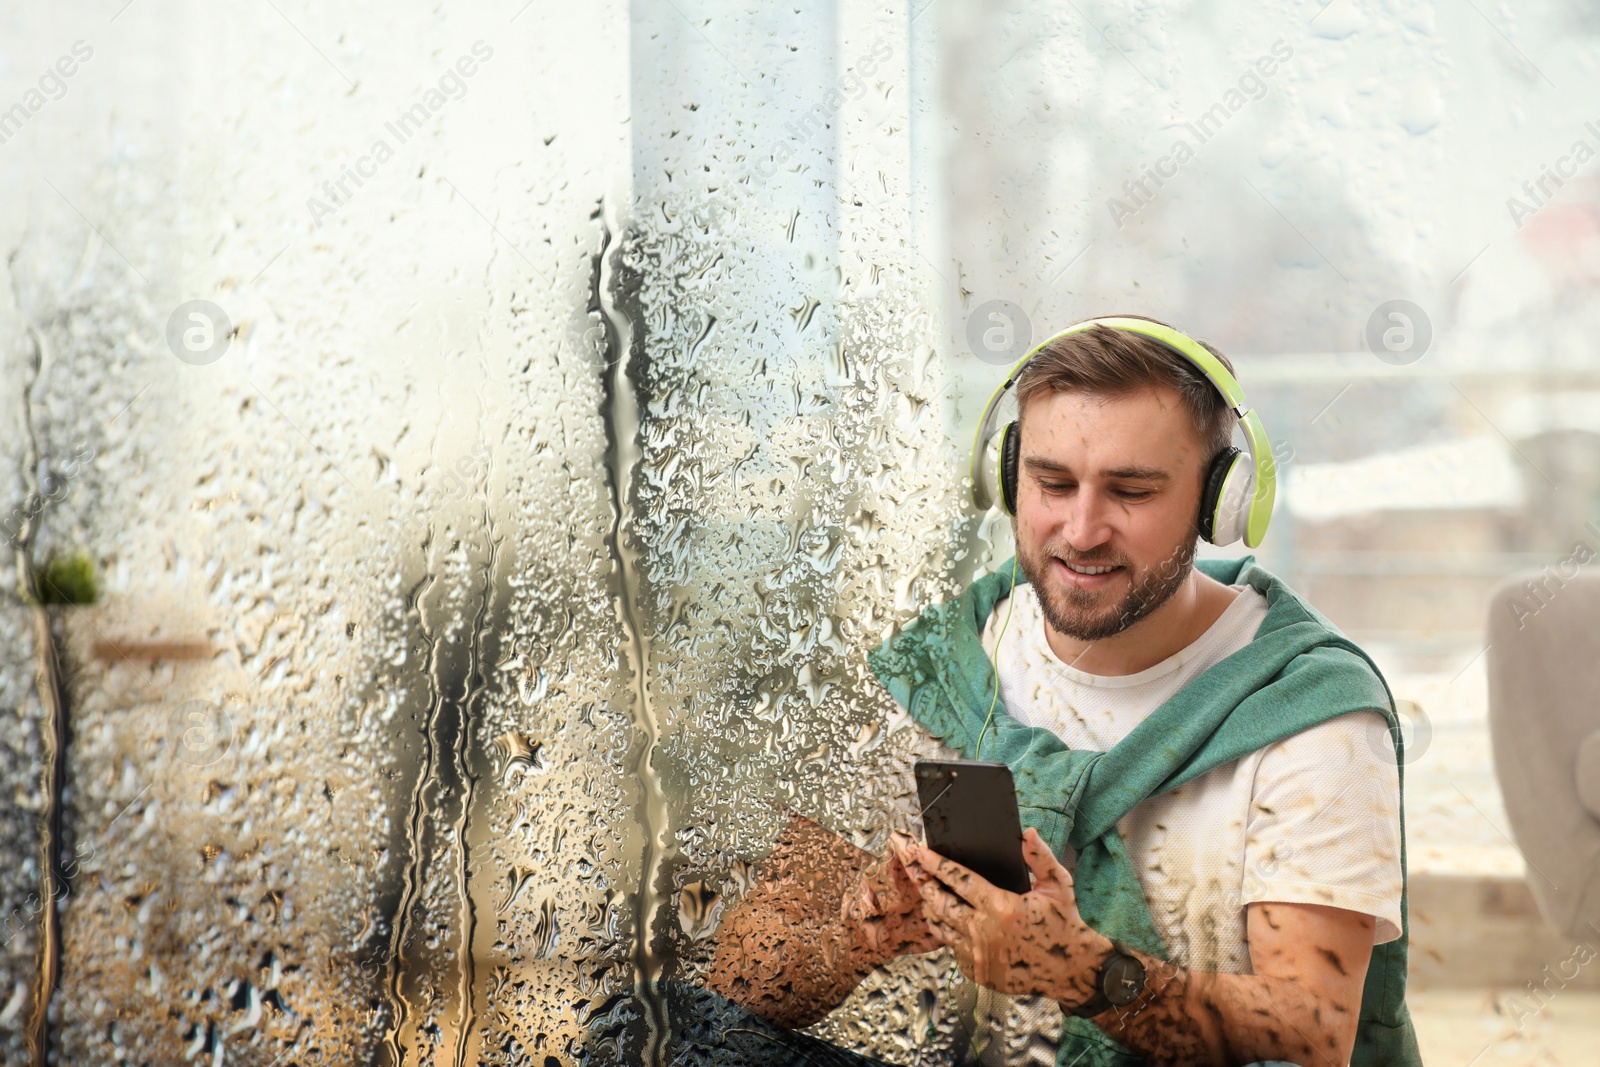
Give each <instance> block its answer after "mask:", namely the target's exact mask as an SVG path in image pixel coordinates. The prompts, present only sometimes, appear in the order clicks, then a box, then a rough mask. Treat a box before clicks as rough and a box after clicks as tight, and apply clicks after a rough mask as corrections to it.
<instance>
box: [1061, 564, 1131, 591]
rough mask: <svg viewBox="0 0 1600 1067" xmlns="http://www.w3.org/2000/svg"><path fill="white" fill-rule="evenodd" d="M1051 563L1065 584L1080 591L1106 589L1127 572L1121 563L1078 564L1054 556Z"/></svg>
mask: <svg viewBox="0 0 1600 1067" xmlns="http://www.w3.org/2000/svg"><path fill="white" fill-rule="evenodd" d="M1050 562H1051V563H1052V564H1053V565H1054V569H1055V571H1056V573H1057V574H1059V575H1060V576H1061V579H1062V580H1063V581H1064V582H1066V583H1067V584H1068V585H1070V586H1073V587H1075V588H1078V589H1101V588H1104V587H1105V586H1107V585H1110V584H1111V582H1112V581H1113V580H1114V579H1116V578H1117V577H1118V576H1119V575H1120V574H1121V573H1122V572H1124V571H1126V570H1127V567H1126V566H1124V565H1123V564H1120V563H1077V562H1072V561H1069V560H1064V559H1062V558H1060V557H1059V556H1052V557H1051V558H1050Z"/></svg>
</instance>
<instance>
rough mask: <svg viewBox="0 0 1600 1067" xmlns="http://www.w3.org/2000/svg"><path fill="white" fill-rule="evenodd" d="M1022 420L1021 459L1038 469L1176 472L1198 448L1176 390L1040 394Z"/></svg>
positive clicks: (1190, 424) (1190, 421)
mask: <svg viewBox="0 0 1600 1067" xmlns="http://www.w3.org/2000/svg"><path fill="white" fill-rule="evenodd" d="M1025 411H1026V412H1027V418H1026V419H1024V420H1022V423H1021V427H1020V428H1021V430H1022V441H1021V445H1022V461H1023V463H1024V464H1025V465H1026V466H1028V467H1030V468H1032V469H1036V470H1043V469H1050V468H1054V467H1065V466H1083V467H1092V468H1095V469H1097V470H1098V471H1099V472H1100V473H1105V474H1117V473H1119V469H1125V470H1135V469H1137V470H1142V471H1145V472H1146V473H1149V472H1151V471H1162V472H1169V473H1170V472H1171V471H1172V470H1174V469H1176V468H1179V467H1182V466H1183V465H1184V464H1185V463H1186V462H1187V461H1188V460H1189V458H1190V455H1189V454H1190V453H1191V452H1193V451H1195V450H1196V449H1195V446H1196V445H1197V444H1198V442H1197V441H1196V440H1195V428H1194V425H1193V420H1191V419H1190V417H1189V414H1188V412H1187V411H1186V410H1185V409H1184V407H1183V404H1182V400H1181V398H1180V397H1179V396H1178V393H1177V391H1176V390H1173V389H1165V388H1150V389H1140V390H1137V391H1134V392H1130V393H1127V394H1120V395H1114V396H1106V395H1101V394H1093V393H1081V392H1076V391H1061V392H1051V393H1045V394H1041V395H1036V396H1034V397H1032V398H1030V399H1029V401H1028V403H1027V405H1026V406H1025ZM1125 476H1126V475H1125Z"/></svg>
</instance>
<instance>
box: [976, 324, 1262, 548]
mask: <svg viewBox="0 0 1600 1067" xmlns="http://www.w3.org/2000/svg"><path fill="white" fill-rule="evenodd" d="M1096 326H1104V327H1107V328H1109V329H1114V330H1123V331H1125V332H1128V333H1136V334H1139V335H1141V336H1143V337H1148V338H1149V339H1151V340H1152V341H1155V342H1157V343H1158V344H1160V345H1162V346H1163V347H1164V348H1167V349H1168V350H1170V351H1172V352H1174V353H1176V354H1177V355H1179V356H1181V357H1183V358H1184V359H1185V360H1187V361H1188V362H1189V363H1190V364H1191V365H1192V366H1193V367H1194V368H1195V369H1196V370H1198V371H1199V372H1200V373H1201V374H1202V375H1203V376H1204V377H1205V379H1206V380H1207V381H1209V382H1210V383H1211V384H1212V386H1213V387H1214V388H1215V389H1216V390H1217V392H1218V393H1220V394H1221V396H1222V398H1223V401H1224V402H1225V403H1226V404H1227V405H1228V408H1229V410H1231V411H1232V412H1233V414H1234V417H1235V418H1237V419H1238V420H1239V425H1240V428H1241V429H1242V430H1243V432H1244V438H1245V447H1246V450H1247V452H1248V454H1249V458H1250V464H1249V465H1248V468H1247V469H1242V470H1231V469H1230V470H1227V471H1222V472H1220V473H1219V474H1218V476H1217V477H1216V479H1215V481H1216V485H1217V493H1216V496H1217V498H1216V499H1214V500H1213V499H1209V498H1208V499H1206V500H1203V501H1202V502H1201V503H1202V511H1203V514H1202V522H1201V528H1202V529H1203V530H1207V531H1209V532H1208V535H1207V538H1206V539H1207V540H1209V541H1212V542H1213V543H1215V544H1228V543H1230V542H1232V541H1236V540H1238V539H1239V538H1240V537H1243V538H1244V542H1245V544H1246V545H1247V546H1249V547H1250V548H1254V547H1256V546H1257V545H1259V544H1260V543H1261V539H1262V538H1263V537H1264V536H1265V535H1266V532H1267V523H1268V522H1269V521H1270V520H1271V518H1272V505H1273V501H1274V499H1275V498H1276V496H1277V465H1276V464H1275V463H1274V462H1273V457H1272V447H1271V444H1270V443H1269V442H1268V440H1267V433H1266V429H1265V428H1264V427H1263V426H1262V425H1261V419H1260V417H1259V416H1257V415H1256V413H1255V412H1254V411H1252V410H1251V409H1250V407H1249V406H1248V404H1247V403H1246V401H1245V396H1244V390H1243V389H1242V388H1241V387H1240V386H1239V382H1238V380H1237V379H1236V378H1234V376H1233V374H1232V373H1231V372H1230V371H1229V370H1228V368H1227V367H1226V366H1224V365H1223V363H1222V361H1221V360H1219V359H1218V358H1217V357H1216V356H1214V355H1212V354H1211V352H1209V351H1207V349H1206V348H1205V346H1203V345H1201V344H1200V343H1199V342H1198V341H1196V340H1194V339H1193V338H1192V337H1189V336H1188V335H1187V334H1184V333H1180V332H1179V331H1177V330H1174V329H1173V328H1172V327H1170V326H1165V325H1162V324H1161V323H1159V322H1151V321H1150V320H1148V319H1136V318H1129V317H1126V316H1118V315H1112V316H1106V317H1102V318H1094V319H1085V320H1084V321H1083V322H1078V323H1074V324H1073V325H1071V326H1068V327H1067V328H1066V329H1064V330H1062V331H1061V332H1060V333H1057V334H1054V335H1053V336H1051V337H1048V338H1046V339H1045V340H1043V341H1041V342H1039V343H1038V344H1037V345H1034V346H1033V347H1032V348H1031V349H1029V350H1028V352H1027V354H1026V355H1024V356H1023V357H1022V358H1021V359H1020V360H1018V361H1017V362H1016V364H1015V365H1014V366H1013V367H1012V368H1011V370H1010V371H1009V372H1008V373H1007V374H1006V380H1005V383H1004V384H1003V385H1001V386H1000V388H998V389H996V390H995V392H994V395H992V396H991V397H990V398H989V402H988V403H987V404H985V405H984V409H983V416H982V418H980V419H979V420H978V432H977V436H976V438H975V440H974V441H973V448H972V463H971V475H972V498H973V503H974V504H975V505H977V507H978V508H979V509H981V510H986V509H988V508H989V507H991V506H993V504H995V503H997V502H998V503H1000V505H1001V507H1002V508H1005V509H1006V510H1007V511H1009V510H1010V508H1009V507H1007V504H1008V503H1009V502H1008V501H1007V500H1005V499H1004V497H1005V495H1006V490H1005V488H1004V486H1005V484H1006V481H1005V479H1006V475H1005V473H1004V472H1003V471H1002V470H1001V467H1002V459H1003V457H1002V456H1001V454H1000V453H1001V452H1003V451H1004V448H1003V447H1002V446H1004V445H1005V444H1006V443H1007V442H1006V440H1005V439H1006V438H1007V437H1008V436H1009V434H1010V433H1011V432H1013V431H1012V427H1011V426H1008V427H1007V428H1006V431H1004V432H1002V433H1000V434H998V435H997V434H996V433H995V425H994V423H995V420H996V416H997V415H998V414H999V410H1000V405H1001V401H1002V400H1003V399H1004V398H1005V394H1006V393H1007V392H1009V391H1010V390H1011V388H1012V386H1014V385H1015V384H1016V381H1017V378H1018V377H1020V376H1021V374H1022V368H1023V367H1024V366H1026V365H1027V363H1028V361H1029V360H1030V359H1032V358H1033V357H1034V355H1035V354H1036V353H1037V352H1039V350H1040V349H1042V348H1044V347H1046V346H1047V345H1049V344H1051V343H1053V342H1055V341H1057V340H1059V339H1060V338H1062V337H1065V336H1067V335H1068V334H1074V333H1082V332H1083V331H1085V330H1092V329H1094V328H1095V327H1096ZM1010 447H1011V448H1012V449H1015V448H1016V447H1017V445H1016V442H1011V443H1010ZM1226 456H1227V453H1226V452H1225V453H1224V454H1223V456H1219V457H1217V460H1216V461H1215V462H1217V463H1220V462H1222V461H1223V459H1224V458H1225V457H1226ZM1233 458H1234V459H1235V460H1237V459H1238V456H1237V453H1236V452H1235V453H1234V457H1233ZM1240 466H1242V465H1241V464H1238V463H1235V467H1240ZM991 474H993V475H994V479H995V485H996V486H997V487H1001V492H1000V493H998V494H996V493H994V492H991V490H990V487H989V486H988V485H987V484H986V478H987V477H988V476H989V475H991ZM1012 477H1014V473H1013V475H1012ZM1207 480H1208V483H1209V482H1211V481H1212V479H1211V478H1210V477H1208V479H1207ZM997 497H998V498H999V499H998V500H997V499H996V498H997ZM1246 497H1248V499H1245V498H1246Z"/></svg>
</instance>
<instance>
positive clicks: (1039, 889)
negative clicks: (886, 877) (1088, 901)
mask: <svg viewBox="0 0 1600 1067" xmlns="http://www.w3.org/2000/svg"><path fill="white" fill-rule="evenodd" d="M890 847H891V848H892V849H895V850H896V853H897V855H899V857H900V858H901V860H902V861H903V862H904V863H905V864H906V865H907V868H908V870H909V871H910V872H911V876H912V877H913V878H916V879H917V880H918V881H919V882H920V883H921V889H922V897H923V913H924V915H926V917H927V920H928V926H929V928H930V930H931V931H932V933H933V936H934V937H935V938H936V939H937V940H938V942H939V943H940V944H943V945H948V946H949V947H950V949H951V950H952V951H953V952H954V953H955V956H956V961H957V963H959V964H960V966H961V973H962V974H964V975H966V976H967V977H968V978H970V979H971V980H972V981H974V982H977V983H978V984H979V985H982V986H987V987H988V988H990V989H994V990H998V991H999V992H1001V993H1010V994H1013V995H1019V996H1028V995H1042V996H1048V997H1051V998H1053V999H1055V1000H1057V1001H1059V1002H1061V1003H1062V1005H1063V1006H1065V1007H1068V1008H1071V1007H1073V1006H1075V1005H1077V1004H1081V1003H1083V1002H1085V1001H1087V1000H1089V999H1090V998H1091V997H1092V996H1093V995H1094V992H1095V989H1094V981H1095V977H1096V976H1097V974H1098V972H1099V967H1100V964H1101V962H1102V961H1104V960H1105V959H1106V958H1107V957H1108V956H1109V955H1110V954H1111V941H1110V939H1109V938H1106V937H1103V936H1101V935H1100V934H1098V933H1096V932H1095V931H1094V930H1093V929H1091V928H1090V927H1089V925H1088V924H1087V923H1085V922H1084V921H1083V918H1082V917H1081V916H1080V915H1079V914H1078V902H1077V897H1076V895H1075V894H1074V891H1073V888H1072V875H1071V873H1069V872H1068V871H1067V869H1066V868H1065V867H1063V866H1062V865H1061V863H1060V862H1059V861H1058V860H1057V859H1056V857H1055V856H1054V855H1053V854H1052V853H1051V851H1050V847H1049V846H1048V845H1046V844H1045V843H1044V840H1043V839H1042V838H1041V837H1040V836H1039V833H1038V831H1036V830H1034V829H1033V828H1032V827H1030V828H1028V829H1027V830H1026V831H1024V833H1023V835H1022V855H1023V858H1024V859H1025V860H1026V861H1027V864H1028V869H1029V870H1031V871H1032V872H1033V888H1032V889H1031V890H1029V891H1028V892H1027V893H1022V894H1017V893H1008V892H1006V891H1005V890H1004V889H1000V888H997V887H996V886H994V885H992V884H990V883H989V882H988V881H986V880H985V879H984V878H982V877H981V876H979V875H977V874H974V873H973V872H972V871H970V870H968V869H967V868H965V867H963V866H962V865H961V864H959V863H956V862H954V861H953V860H948V859H945V858H944V857H943V856H941V855H939V854H938V853H937V852H934V851H932V850H931V849H929V848H926V847H924V846H919V845H914V844H911V843H909V842H901V841H897V840H892V841H891V842H890Z"/></svg>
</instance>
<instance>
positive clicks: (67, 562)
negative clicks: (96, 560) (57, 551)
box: [34, 552, 97, 604]
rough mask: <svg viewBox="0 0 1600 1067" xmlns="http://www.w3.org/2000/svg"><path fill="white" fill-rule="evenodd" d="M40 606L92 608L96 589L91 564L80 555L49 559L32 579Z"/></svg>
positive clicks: (79, 553)
mask: <svg viewBox="0 0 1600 1067" xmlns="http://www.w3.org/2000/svg"><path fill="white" fill-rule="evenodd" d="M34 583H35V588H36V589H38V591H39V603H41V604H93V603H94V602H95V594H96V592H97V588H96V585H95V577H94V564H93V563H92V562H90V560H89V557H88V556H86V555H84V554H83V553H82V552H74V553H73V554H72V555H70V556H67V557H65V558H60V557H56V556H51V557H50V559H49V561H48V562H46V563H45V565H44V566H43V567H42V568H40V569H39V570H38V572H37V573H36V575H35V579H34Z"/></svg>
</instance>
